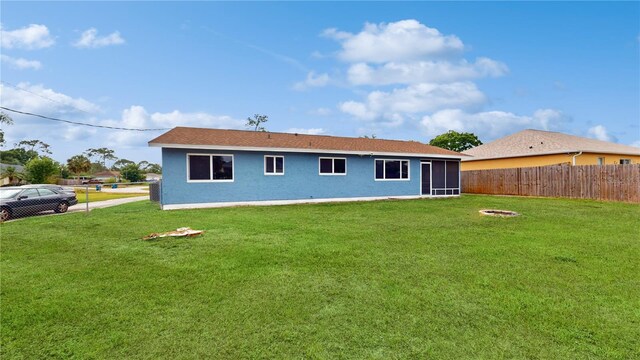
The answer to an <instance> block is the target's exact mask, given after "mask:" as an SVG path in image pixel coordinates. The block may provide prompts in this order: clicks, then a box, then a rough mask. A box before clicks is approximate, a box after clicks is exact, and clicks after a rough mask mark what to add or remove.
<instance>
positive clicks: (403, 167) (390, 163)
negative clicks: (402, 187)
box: [375, 160, 409, 180]
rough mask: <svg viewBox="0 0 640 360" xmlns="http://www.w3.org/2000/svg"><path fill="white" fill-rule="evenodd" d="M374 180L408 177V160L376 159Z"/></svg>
mask: <svg viewBox="0 0 640 360" xmlns="http://www.w3.org/2000/svg"><path fill="white" fill-rule="evenodd" d="M375 176H376V180H400V179H409V160H376V174H375Z"/></svg>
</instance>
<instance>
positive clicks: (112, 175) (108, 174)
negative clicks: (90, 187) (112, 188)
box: [93, 170, 120, 181]
mask: <svg viewBox="0 0 640 360" xmlns="http://www.w3.org/2000/svg"><path fill="white" fill-rule="evenodd" d="M93 178H94V179H96V180H100V181H107V180H109V179H116V181H120V171H111V170H108V171H102V172H99V173H96V174H94V175H93Z"/></svg>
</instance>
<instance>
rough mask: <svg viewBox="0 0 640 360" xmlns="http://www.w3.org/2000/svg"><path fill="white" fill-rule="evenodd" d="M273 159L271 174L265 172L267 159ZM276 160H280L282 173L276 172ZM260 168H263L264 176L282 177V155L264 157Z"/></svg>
mask: <svg viewBox="0 0 640 360" xmlns="http://www.w3.org/2000/svg"><path fill="white" fill-rule="evenodd" d="M268 157H271V158H273V172H272V173H270V172H267V158H268ZM276 158H282V172H281V173H279V172H276ZM262 166H264V174H265V175H266V176H282V175H284V155H265V156H264V161H263V162H262Z"/></svg>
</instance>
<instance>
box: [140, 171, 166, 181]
mask: <svg viewBox="0 0 640 360" xmlns="http://www.w3.org/2000/svg"><path fill="white" fill-rule="evenodd" d="M144 180H145V181H160V180H162V175H161V174H156V173H146V174H145V175H144Z"/></svg>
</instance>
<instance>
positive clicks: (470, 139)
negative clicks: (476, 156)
mask: <svg viewBox="0 0 640 360" xmlns="http://www.w3.org/2000/svg"><path fill="white" fill-rule="evenodd" d="M429 145H433V146H438V147H441V148H443V149H449V150H453V151H457V152H460V151H465V150H469V149H471V148H472V147H476V146H478V145H482V141H480V139H478V137H477V136H476V135H475V134H473V133H467V132H463V133H459V132H457V131H453V130H449V131H447V132H446V133H444V134H440V135H438V136H436V137H434V138H433V139H431V141H429Z"/></svg>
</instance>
